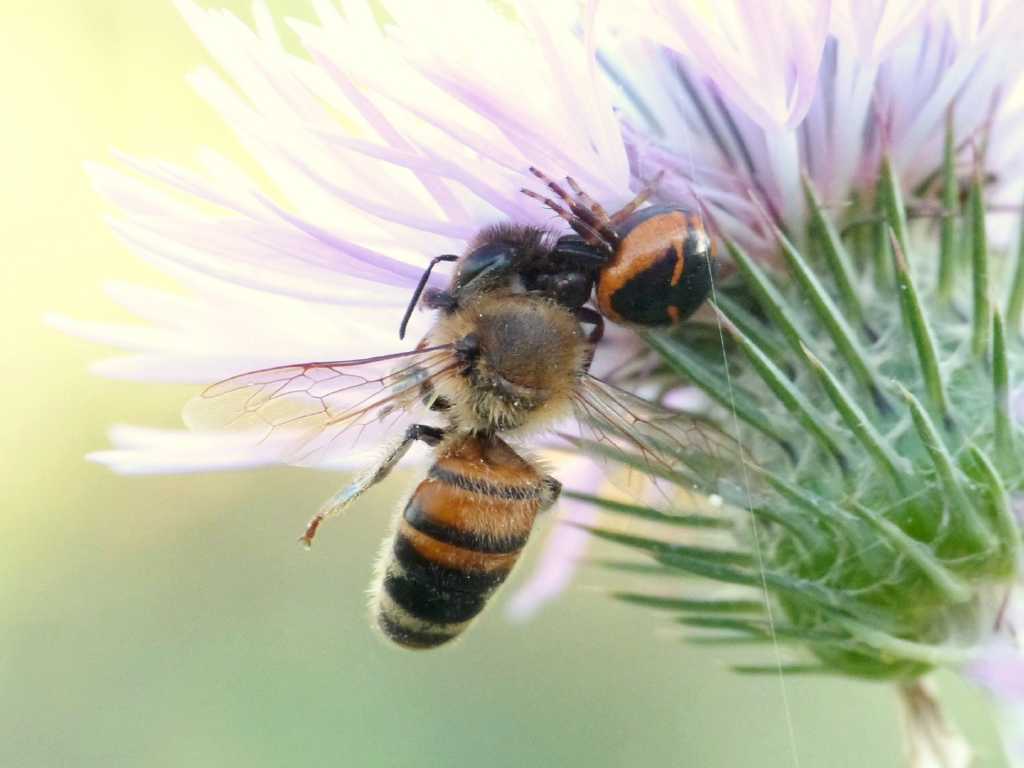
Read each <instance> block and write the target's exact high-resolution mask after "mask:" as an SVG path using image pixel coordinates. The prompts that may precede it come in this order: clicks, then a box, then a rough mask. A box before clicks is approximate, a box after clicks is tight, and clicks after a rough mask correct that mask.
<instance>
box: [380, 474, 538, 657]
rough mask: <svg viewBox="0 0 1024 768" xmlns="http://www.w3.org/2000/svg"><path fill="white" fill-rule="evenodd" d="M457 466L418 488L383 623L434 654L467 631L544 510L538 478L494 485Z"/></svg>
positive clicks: (384, 595)
mask: <svg viewBox="0 0 1024 768" xmlns="http://www.w3.org/2000/svg"><path fill="white" fill-rule="evenodd" d="M453 463H454V464H455V465H456V466H455V467H452V466H451V465H452V464H453ZM459 464H462V462H458V461H455V462H453V461H451V459H449V460H447V461H444V460H443V461H441V462H439V463H438V465H435V467H434V468H432V470H431V472H430V475H429V476H428V478H427V479H426V480H424V481H423V482H422V483H420V485H419V487H418V488H417V489H416V491H415V493H413V495H412V498H410V499H409V502H408V503H407V504H406V506H405V509H404V510H403V513H402V517H401V519H400V521H399V525H398V530H397V531H396V532H395V537H394V540H393V544H392V546H391V550H390V552H389V553H388V562H387V565H386V568H385V570H384V579H383V583H382V585H381V588H380V590H379V594H378V601H377V622H378V624H379V625H380V628H381V630H382V631H383V632H384V634H386V635H387V636H388V637H389V638H390V639H391V640H393V641H394V642H396V643H398V644H399V645H402V646H405V647H407V648H434V647H436V646H439V645H442V644H444V643H446V642H448V641H449V640H451V639H453V638H455V637H457V636H458V635H459V634H461V633H462V632H463V630H465V628H466V627H467V626H468V625H469V623H470V622H471V621H472V620H473V619H474V618H476V616H477V615H479V613H480V612H481V611H482V610H483V609H484V607H485V606H486V604H487V601H488V600H489V599H490V597H491V596H492V595H493V594H494V592H495V591H496V590H497V589H498V587H499V586H501V584H502V583H503V582H504V581H505V579H506V578H507V577H508V575H509V573H510V572H511V570H512V567H513V566H514V565H515V563H516V561H517V560H518V559H519V555H520V552H521V551H522V549H523V547H524V546H525V545H526V541H527V539H528V538H529V535H530V529H531V527H532V524H533V518H534V516H535V515H536V513H537V511H538V509H539V507H540V505H541V501H542V495H543V493H544V488H543V486H542V484H541V483H540V481H539V479H538V478H537V476H536V475H535V474H534V473H532V472H530V473H526V477H524V478H522V480H524V481H525V482H513V483H494V482H489V481H488V479H485V478H481V477H478V476H475V475H474V473H473V472H472V470H471V468H470V467H467V466H465V465H463V466H458V465H459ZM440 465H446V466H443V467H442V466H440ZM462 469H464V470H466V471H459V470H462Z"/></svg>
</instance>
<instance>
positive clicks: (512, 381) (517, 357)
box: [428, 294, 591, 432]
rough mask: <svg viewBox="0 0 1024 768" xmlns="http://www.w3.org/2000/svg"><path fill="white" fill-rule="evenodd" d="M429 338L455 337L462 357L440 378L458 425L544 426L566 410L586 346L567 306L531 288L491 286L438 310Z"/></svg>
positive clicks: (449, 340)
mask: <svg viewBox="0 0 1024 768" xmlns="http://www.w3.org/2000/svg"><path fill="white" fill-rule="evenodd" d="M428 342H429V343H430V344H432V345H434V344H454V345H455V346H456V349H457V350H458V351H459V354H460V356H461V357H462V358H463V361H464V364H463V366H462V368H461V370H459V371H458V372H457V374H456V375H453V376H449V377H445V378H444V379H442V380H441V381H439V382H438V383H437V386H436V390H437V395H438V396H440V397H442V398H444V400H445V401H447V402H448V403H450V404H451V412H450V413H451V418H452V420H453V421H454V423H455V424H456V425H458V427H459V428H460V429H462V430H467V431H472V432H493V431H508V430H515V429H521V428H523V427H538V428H540V427H543V426H547V425H549V424H552V423H553V422H555V421H557V420H558V419H560V418H562V417H563V416H565V415H566V414H567V413H568V412H569V410H570V408H571V404H572V393H573V390H574V388H575V387H576V386H577V384H578V381H579V378H580V376H581V375H582V374H583V372H584V371H585V370H586V363H587V360H588V357H589V355H590V353H591V345H590V343H589V342H588V341H587V339H586V336H585V335H584V333H583V331H582V329H581V328H580V324H579V322H578V321H577V320H576V318H575V317H574V316H573V314H572V313H571V312H569V311H568V310H566V309H565V308H564V307H561V306H559V305H558V304H556V303H554V302H552V301H549V300H547V299H542V298H539V297H536V296H533V295H524V294H511V295H509V294H506V295H493V294H488V295H484V296H479V297H476V298H474V299H472V300H470V301H468V302H466V303H465V304H464V305H463V306H460V307H459V308H457V309H456V310H454V311H453V312H451V313H449V314H444V315H442V316H441V317H440V318H439V319H438V322H437V324H436V326H435V327H434V328H433V330H432V331H431V332H430V335H429V336H428Z"/></svg>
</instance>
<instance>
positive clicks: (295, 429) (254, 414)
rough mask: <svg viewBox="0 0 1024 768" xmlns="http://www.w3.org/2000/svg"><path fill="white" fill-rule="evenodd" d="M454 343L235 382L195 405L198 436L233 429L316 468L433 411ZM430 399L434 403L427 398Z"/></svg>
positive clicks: (215, 387) (190, 410) (271, 371)
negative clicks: (430, 408) (417, 414)
mask: <svg viewBox="0 0 1024 768" xmlns="http://www.w3.org/2000/svg"><path fill="white" fill-rule="evenodd" d="M457 366H458V361H457V360H456V358H455V355H454V354H453V352H452V348H451V345H450V344H445V345H441V346H435V347H426V348H423V349H417V350H413V351H410V352H402V353H399V354H394V355H382V356H379V357H371V358H366V359H363V360H335V361H328V362H313V363H300V364H297V365H287V366H282V367H278V368H265V369H262V370H258V371H250V372H248V373H243V374H239V375H238V376H232V377H231V378H229V379H225V380H224V381H220V382H218V383H216V384H212V385H211V386H209V387H207V388H206V389H205V390H203V392H202V393H200V394H199V395H198V396H196V397H194V398H193V399H192V400H190V401H189V402H188V403H187V404H186V405H185V409H184V412H183V414H182V415H183V418H184V420H185V424H186V425H187V426H188V427H189V429H192V430H195V431H210V430H231V431H243V432H248V433H250V434H251V436H252V439H253V441H254V442H257V443H264V442H267V441H272V442H273V443H274V444H275V445H277V446H278V447H279V449H280V451H281V455H282V457H283V459H284V460H285V461H286V462H287V463H289V464H300V465H301V464H316V463H319V462H320V461H322V460H324V459H326V458H327V457H329V456H334V455H339V454H340V453H343V452H346V451H351V450H354V449H357V448H360V447H363V446H360V445H359V443H360V440H361V439H362V438H364V437H368V438H372V437H373V435H370V434H368V433H371V432H372V433H378V434H379V432H380V431H381V428H385V429H386V428H390V427H391V426H393V425H394V423H396V422H398V421H411V420H412V418H413V416H414V415H415V411H417V410H426V407H427V404H426V403H424V402H423V401H424V396H425V395H428V394H429V392H430V391H431V386H432V384H433V383H436V382H437V381H438V380H439V379H441V378H443V377H445V376H449V375H454V374H455V371H456V369H457ZM428 399H429V398H428Z"/></svg>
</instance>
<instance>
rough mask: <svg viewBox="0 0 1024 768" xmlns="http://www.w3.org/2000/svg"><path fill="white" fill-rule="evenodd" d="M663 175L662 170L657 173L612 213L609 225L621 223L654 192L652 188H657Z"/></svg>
mask: <svg viewBox="0 0 1024 768" xmlns="http://www.w3.org/2000/svg"><path fill="white" fill-rule="evenodd" d="M664 175H665V172H664V171H661V172H659V173H658V175H657V176H655V177H654V179H653V180H652V181H651V182H650V183H649V184H647V186H645V187H644V188H643V189H641V190H640V191H639V192H638V193H637V196H636V197H634V198H633V199H632V200H630V201H629V202H628V203H626V204H625V205H624V206H622V208H620V209H619V210H617V211H616V212H615V213H613V214H612V215H611V218H610V219H609V221H610V223H611V225H612V226H617V225H619V224H621V223H622V222H624V221H625V220H626V219H628V218H629V217H630V216H631V215H632V214H633V212H634V211H635V210H636V209H637V208H639V207H640V206H641V205H643V204H644V203H645V202H646V201H647V198H649V197H650V196H651V195H653V194H654V190H655V189H657V188H658V184H659V183H660V182H661V177H662V176H664Z"/></svg>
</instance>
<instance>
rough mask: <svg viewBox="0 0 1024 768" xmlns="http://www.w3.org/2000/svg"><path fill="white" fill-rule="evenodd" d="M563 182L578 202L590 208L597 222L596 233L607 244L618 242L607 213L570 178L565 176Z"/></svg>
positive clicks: (617, 235) (617, 236)
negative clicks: (602, 237)
mask: <svg viewBox="0 0 1024 768" xmlns="http://www.w3.org/2000/svg"><path fill="white" fill-rule="evenodd" d="M565 180H566V182H567V183H568V184H569V187H570V188H571V189H572V191H573V194H575V195H576V197H577V198H579V201H580V202H581V203H583V205H585V206H587V207H588V208H590V211H591V213H593V215H594V219H595V221H596V222H597V226H596V227H595V228H596V229H597V231H598V232H600V233H601V234H602V235H603V236H604V238H605V240H607V241H608V242H610V243H617V242H618V241H619V234H618V232H616V231H615V230H614V229H613V228H612V226H611V224H612V222H611V219H610V218H609V216H608V211H606V210H605V209H604V206H603V205H601V204H600V203H599V202H597V200H595V199H594V198H592V197H591V196H590V195H588V194H587V193H586V192H584V191H583V188H582V187H581V186H580V185H579V184H578V183H577V182H576V179H574V178H573V177H572V176H566V177H565Z"/></svg>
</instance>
